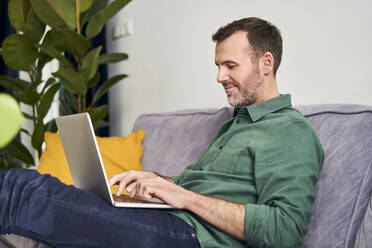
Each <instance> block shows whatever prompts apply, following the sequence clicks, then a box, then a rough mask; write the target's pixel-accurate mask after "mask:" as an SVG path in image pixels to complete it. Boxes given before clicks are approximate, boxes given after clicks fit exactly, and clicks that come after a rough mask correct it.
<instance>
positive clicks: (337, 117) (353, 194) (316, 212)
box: [297, 104, 372, 248]
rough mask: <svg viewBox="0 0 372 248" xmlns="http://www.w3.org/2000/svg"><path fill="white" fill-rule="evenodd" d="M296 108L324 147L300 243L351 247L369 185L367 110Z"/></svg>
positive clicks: (371, 136) (371, 126)
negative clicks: (320, 168) (304, 230)
mask: <svg viewBox="0 0 372 248" xmlns="http://www.w3.org/2000/svg"><path fill="white" fill-rule="evenodd" d="M297 108H298V109H299V110H300V111H301V112H302V113H303V114H304V115H305V116H306V117H307V118H308V120H309V121H310V122H311V124H312V125H313V127H314V129H315V130H316V132H317V133H318V136H319V139H320V142H321V143H322V145H323V148H324V151H325V161H324V164H323V168H322V170H321V173H320V177H319V181H318V183H317V185H316V189H317V196H316V200H315V202H314V205H313V215H312V217H311V220H310V225H309V231H308V233H307V234H306V237H305V241H304V244H303V246H302V247H304V248H305V247H306V248H307V247H309V248H310V247H319V248H322V247H324V248H326V247H327V248H328V247H332V248H334V247H350V248H351V247H354V243H355V238H356V234H357V231H358V229H359V226H360V225H361V222H362V219H363V216H364V213H365V211H366V207H367V204H368V201H369V198H370V194H371V188H372V170H371V162H372V152H371V147H372V108H371V107H367V106H360V105H344V104H332V105H307V106H298V107H297ZM369 247H372V244H369Z"/></svg>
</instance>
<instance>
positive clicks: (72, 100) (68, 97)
mask: <svg viewBox="0 0 372 248" xmlns="http://www.w3.org/2000/svg"><path fill="white" fill-rule="evenodd" d="M63 96H64V99H65V101H66V103H67V104H68V106H69V107H70V109H71V110H72V111H73V112H75V113H77V112H78V101H77V97H76V96H75V95H74V94H72V93H71V92H68V91H65V94H64V95H63Z"/></svg>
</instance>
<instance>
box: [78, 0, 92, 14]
mask: <svg viewBox="0 0 372 248" xmlns="http://www.w3.org/2000/svg"><path fill="white" fill-rule="evenodd" d="M92 4H93V0H80V13H81V12H84V11H86V10H87V9H89V8H90V7H91V6H92Z"/></svg>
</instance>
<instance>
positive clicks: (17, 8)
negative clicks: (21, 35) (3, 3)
mask: <svg viewBox="0 0 372 248" xmlns="http://www.w3.org/2000/svg"><path fill="white" fill-rule="evenodd" d="M30 8H31V4H30V1H29V0H9V4H8V16H9V21H10V23H11V24H12V26H13V27H14V28H15V29H17V30H20V31H23V29H24V27H25V25H26V21H27V15H28V12H29V10H30Z"/></svg>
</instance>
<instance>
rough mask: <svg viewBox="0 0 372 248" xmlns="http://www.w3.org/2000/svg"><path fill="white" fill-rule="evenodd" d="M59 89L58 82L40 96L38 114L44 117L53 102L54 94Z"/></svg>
mask: <svg viewBox="0 0 372 248" xmlns="http://www.w3.org/2000/svg"><path fill="white" fill-rule="evenodd" d="M58 90H59V84H55V85H53V86H52V87H50V88H49V90H47V92H46V93H45V94H44V95H43V96H42V97H41V100H40V105H39V116H40V117H41V118H44V117H45V116H46V114H47V113H48V111H49V109H50V106H51V104H52V102H53V99H54V95H55V94H56V93H57V91H58Z"/></svg>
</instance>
